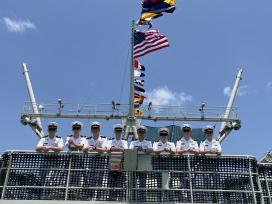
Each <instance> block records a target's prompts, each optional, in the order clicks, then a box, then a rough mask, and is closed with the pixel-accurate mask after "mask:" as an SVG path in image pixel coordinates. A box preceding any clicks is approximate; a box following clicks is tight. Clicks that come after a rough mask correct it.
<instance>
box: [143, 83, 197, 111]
mask: <svg viewBox="0 0 272 204" xmlns="http://www.w3.org/2000/svg"><path fill="white" fill-rule="evenodd" d="M146 95H147V100H146V101H147V102H152V104H153V105H168V106H180V105H183V104H184V103H186V102H190V101H192V99H193V97H192V96H190V95H188V94H186V93H184V92H181V93H177V92H173V91H171V90H170V89H169V88H168V87H166V86H165V87H159V88H156V89H153V90H152V91H151V92H147V93H146Z"/></svg>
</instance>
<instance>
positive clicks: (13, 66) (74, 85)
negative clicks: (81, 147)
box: [0, 0, 272, 158]
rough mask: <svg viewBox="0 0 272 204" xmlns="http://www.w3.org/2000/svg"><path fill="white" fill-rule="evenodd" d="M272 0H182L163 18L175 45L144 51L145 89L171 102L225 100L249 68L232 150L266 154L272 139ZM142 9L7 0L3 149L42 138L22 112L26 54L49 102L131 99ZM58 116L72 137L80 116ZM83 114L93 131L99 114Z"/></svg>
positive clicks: (133, 1)
mask: <svg viewBox="0 0 272 204" xmlns="http://www.w3.org/2000/svg"><path fill="white" fill-rule="evenodd" d="M271 6H272V2H271V1H270V0H262V1H258V2H257V1H255V0H240V1H236V0H225V1H218V0H201V1H199V0H190V1H189V0H187V1H185V0H177V10H176V11H175V13H174V14H173V15H167V14H166V15H165V16H164V17H162V18H159V19H156V20H154V28H157V29H159V30H160V31H161V32H162V33H163V34H165V35H167V37H168V39H169V41H170V48H167V49H164V50H161V51H158V52H156V53H152V54H150V55H148V56H146V57H143V58H142V60H141V62H142V64H144V65H145V66H146V68H147V71H146V79H145V80H146V84H145V89H146V90H147V92H149V94H150V95H151V96H152V97H155V96H156V94H157V95H158V94H161V93H164V94H166V97H167V98H166V99H165V98H164V100H163V103H164V104H170V105H175V104H182V105H190V106H191V105H199V104H200V103H201V102H202V101H205V102H206V103H207V105H208V106H225V105H226V104H227V101H228V96H226V95H225V94H224V89H225V93H226V91H227V90H228V88H226V87H228V86H232V85H233V83H234V80H235V76H236V74H237V71H238V69H239V68H240V67H243V68H244V76H243V80H242V82H241V87H242V88H241V90H240V94H239V96H238V97H237V99H236V101H235V106H237V107H239V113H240V118H241V120H242V128H241V129H240V130H239V131H237V132H233V133H232V134H231V135H230V136H229V137H228V138H227V139H226V140H225V141H224V143H223V148H224V151H225V153H226V154H246V155H254V156H256V157H257V158H260V157H261V156H263V155H264V153H265V152H267V151H268V150H269V149H271V148H272V143H271V141H272V140H271V130H270V129H271V116H270V114H271V113H272V111H271V104H272V69H271V66H272V52H271V51H272V39H271V38H272V37H271V36H272V21H271V19H272V13H271ZM140 9H141V8H140V0H130V1H121V0H116V1H87V0H82V1H80V2H79V1H74V0H73V1H64V0H59V1H53V0H48V1H39V2H38V1H35V0H27V1H18V0H17V1H15V0H9V1H1V3H0V42H1V46H0V56H1V58H0V68H1V75H0V87H1V93H2V94H1V95H2V97H1V113H2V114H1V123H0V126H1V145H0V152H4V151H5V150H7V149H28V150H29V149H33V148H34V147H35V145H36V144H37V142H38V139H37V137H36V136H35V135H34V134H33V133H32V131H31V130H30V128H28V127H25V126H22V125H21V124H20V122H19V119H20V114H21V112H22V110H23V104H24V101H28V100H29V99H28V93H27V90H26V86H25V81H24V78H23V75H22V69H21V63H22V62H27V63H28V67H29V69H30V77H31V80H32V83H33V87H34V91H35V94H36V99H37V101H38V102H40V103H52V102H56V101H57V99H58V98H62V99H63V101H65V102H69V103H85V104H97V103H110V102H111V101H112V100H116V101H121V102H122V103H127V98H128V86H127V83H128V79H129V75H128V71H127V72H126V75H125V78H124V80H123V75H124V73H125V69H128V59H127V55H128V51H129V41H130V39H129V38H130V23H131V20H132V19H137V18H138V17H139V14H140ZM122 85H124V87H123V89H122ZM122 90H123V91H122ZM164 96H165V95H164ZM153 99H154V100H155V99H156V100H161V101H162V99H161V98H158V97H157V98H156V97H155V98H153ZM57 121H58V122H60V124H61V127H60V130H59V134H60V135H61V136H63V137H65V135H67V134H69V133H70V127H69V125H70V122H71V120H65V121H61V120H57ZM47 122H48V120H43V123H44V124H46V123H47ZM83 122H84V123H85V124H86V125H85V127H84V130H83V133H84V134H86V135H88V134H89V128H88V125H87V124H88V123H89V122H91V121H89V120H83ZM114 123H115V121H103V133H104V134H105V135H111V134H112V124H114ZM164 124H167V123H164ZM176 124H179V123H176ZM154 125H155V126H158V125H160V124H159V123H157V124H154ZM193 125H194V126H195V127H199V126H200V125H199V124H193Z"/></svg>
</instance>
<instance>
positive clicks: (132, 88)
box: [128, 20, 135, 119]
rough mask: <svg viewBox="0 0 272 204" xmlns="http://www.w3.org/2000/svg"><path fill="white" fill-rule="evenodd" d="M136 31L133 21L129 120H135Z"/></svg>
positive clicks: (133, 21)
mask: <svg viewBox="0 0 272 204" xmlns="http://www.w3.org/2000/svg"><path fill="white" fill-rule="evenodd" d="M134 31H135V20H132V25H131V51H130V55H131V62H130V95H129V115H128V116H129V118H131V119H132V118H134V117H135V114H134V65H133V62H134Z"/></svg>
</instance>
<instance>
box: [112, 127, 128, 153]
mask: <svg viewBox="0 0 272 204" xmlns="http://www.w3.org/2000/svg"><path fill="white" fill-rule="evenodd" d="M113 129H114V134H115V136H114V138H112V139H111V140H109V142H108V149H109V151H111V152H124V150H125V149H128V143H127V141H126V140H122V133H123V126H122V125H121V124H116V125H114V126H113Z"/></svg>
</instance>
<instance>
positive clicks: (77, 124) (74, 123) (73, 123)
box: [72, 121, 83, 127]
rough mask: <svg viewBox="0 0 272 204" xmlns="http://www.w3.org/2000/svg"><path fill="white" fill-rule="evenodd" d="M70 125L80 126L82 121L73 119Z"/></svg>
mask: <svg viewBox="0 0 272 204" xmlns="http://www.w3.org/2000/svg"><path fill="white" fill-rule="evenodd" d="M72 126H80V127H83V123H82V122H80V121H74V122H72Z"/></svg>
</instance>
